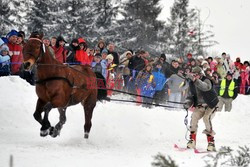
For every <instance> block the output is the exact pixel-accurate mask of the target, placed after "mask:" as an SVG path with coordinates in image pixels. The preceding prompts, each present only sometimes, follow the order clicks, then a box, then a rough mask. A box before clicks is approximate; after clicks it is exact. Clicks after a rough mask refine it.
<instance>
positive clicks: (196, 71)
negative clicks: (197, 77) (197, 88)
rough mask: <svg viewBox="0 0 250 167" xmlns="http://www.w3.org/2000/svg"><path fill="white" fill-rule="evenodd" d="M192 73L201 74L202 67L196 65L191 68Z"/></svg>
mask: <svg viewBox="0 0 250 167" xmlns="http://www.w3.org/2000/svg"><path fill="white" fill-rule="evenodd" d="M192 73H198V74H201V73H202V69H201V68H200V67H199V66H196V67H194V68H193V69H192Z"/></svg>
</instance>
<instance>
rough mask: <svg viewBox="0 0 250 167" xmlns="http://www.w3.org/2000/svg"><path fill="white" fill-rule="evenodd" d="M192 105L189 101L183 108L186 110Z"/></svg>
mask: <svg viewBox="0 0 250 167" xmlns="http://www.w3.org/2000/svg"><path fill="white" fill-rule="evenodd" d="M190 107H191V106H190V105H189V104H188V103H185V104H183V108H184V109H185V110H187V109H189V108H190Z"/></svg>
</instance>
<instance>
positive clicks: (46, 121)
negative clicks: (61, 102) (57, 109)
mask: <svg viewBox="0 0 250 167" xmlns="http://www.w3.org/2000/svg"><path fill="white" fill-rule="evenodd" d="M52 108H53V106H52V104H51V103H50V102H48V103H47V104H46V105H45V106H44V107H43V110H44V117H43V120H42V127H41V130H40V136H42V137H45V136H47V135H48V134H49V133H50V131H51V130H52V129H53V127H51V125H50V122H49V112H50V110H51V109H52Z"/></svg>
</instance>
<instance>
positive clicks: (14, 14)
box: [9, 0, 32, 32]
mask: <svg viewBox="0 0 250 167" xmlns="http://www.w3.org/2000/svg"><path fill="white" fill-rule="evenodd" d="M30 3H32V1H27V0H10V1H9V5H11V6H13V7H12V8H11V16H10V17H9V18H10V20H11V21H12V22H13V24H14V27H13V28H15V29H17V30H22V31H25V32H27V21H28V20H27V18H28V17H27V13H28V11H29V6H30Z"/></svg>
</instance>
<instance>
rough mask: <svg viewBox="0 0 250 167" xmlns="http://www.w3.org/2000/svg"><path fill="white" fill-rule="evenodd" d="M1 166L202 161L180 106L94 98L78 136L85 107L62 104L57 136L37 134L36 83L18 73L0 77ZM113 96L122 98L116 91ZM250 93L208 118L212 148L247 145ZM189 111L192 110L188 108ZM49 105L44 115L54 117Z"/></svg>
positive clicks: (201, 145) (200, 140) (186, 165)
mask: <svg viewBox="0 0 250 167" xmlns="http://www.w3.org/2000/svg"><path fill="white" fill-rule="evenodd" d="M0 90H1V93H0V102H1V108H0V135H1V136H0V166H1V167H5V166H9V161H10V155H12V156H13V163H14V165H13V166H14V167H58V166H60V167H69V166H74V167H83V166H84V167H103V166H108V167H138V166H140V167H150V166H151V163H152V162H153V161H154V159H153V156H155V155H157V153H159V152H160V153H162V154H164V155H166V156H168V155H169V156H170V157H171V158H172V159H174V160H175V162H176V164H178V165H179V166H181V167H190V166H195V167H196V166H197V167H201V166H204V165H205V162H204V159H203V158H202V157H204V154H202V155H201V154H194V153H193V152H192V151H191V150H190V151H185V152H178V151H176V150H175V149H174V147H173V146H174V144H178V145H179V146H182V147H185V145H186V142H187V141H186V139H185V134H186V127H185V125H184V121H183V120H184V117H185V115H186V112H185V111H184V110H177V111H171V110H167V109H164V108H161V107H155V108H153V109H145V108H142V107H140V106H136V105H134V104H129V103H126V104H124V103H117V102H106V103H100V102H98V104H97V107H96V108H95V110H94V115H93V119H92V120H93V122H92V124H93V126H92V129H91V132H90V137H89V139H88V140H85V139H84V138H83V135H84V133H83V125H84V112H83V108H82V106H81V105H80V104H78V105H76V106H73V107H69V108H68V109H67V122H66V124H65V125H64V127H63V129H62V131H61V135H60V136H59V137H57V138H51V137H50V136H48V137H45V138H42V137H40V135H39V133H40V125H39V123H38V122H36V121H35V120H34V118H33V112H34V110H35V106H36V100H37V96H36V93H35V87H33V86H30V85H29V84H28V83H27V82H26V81H24V80H22V79H20V78H19V77H15V76H10V77H1V78H0ZM115 98H121V95H116V97H115ZM249 102H250V96H243V95H239V96H238V98H237V99H236V100H235V101H234V102H233V110H232V111H231V112H230V113H228V112H218V113H216V116H215V117H214V119H213V126H214V130H215V132H216V133H217V134H216V136H215V142H216V147H217V149H219V148H220V147H221V146H230V147H231V148H232V149H235V150H236V149H238V146H244V145H247V146H248V147H249V146H250V131H249V119H250V109H249V108H250V104H249ZM189 115H191V113H189ZM58 116H59V114H58V112H57V110H56V109H53V110H52V111H51V112H50V116H49V119H50V121H51V124H52V125H55V124H56V123H57V121H58ZM189 120H190V118H189ZM203 129H204V125H203V122H202V120H201V121H200V123H199V131H198V136H197V148H198V149H204V150H205V149H206V147H207V142H206V136H205V135H204V134H202V130H203Z"/></svg>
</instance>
